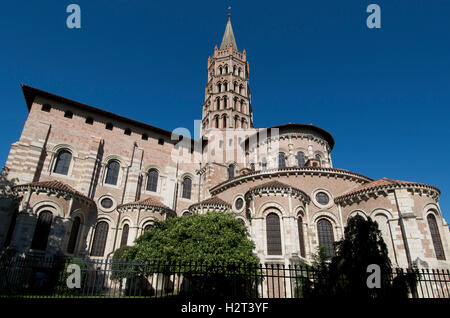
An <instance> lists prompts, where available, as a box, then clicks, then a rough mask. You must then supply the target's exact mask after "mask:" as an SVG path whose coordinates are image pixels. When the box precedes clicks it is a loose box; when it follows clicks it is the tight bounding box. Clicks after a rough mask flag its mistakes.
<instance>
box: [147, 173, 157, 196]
mask: <svg viewBox="0 0 450 318" xmlns="http://www.w3.org/2000/svg"><path fill="white" fill-rule="evenodd" d="M158 176H159V173H158V171H157V170H156V169H151V170H150V171H149V172H148V178H147V190H148V191H152V192H156V190H157V189H158Z"/></svg>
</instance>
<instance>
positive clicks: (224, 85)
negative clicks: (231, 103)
mask: <svg viewBox="0 0 450 318" xmlns="http://www.w3.org/2000/svg"><path fill="white" fill-rule="evenodd" d="M223 90H224V92H226V91H228V82H225V83H223Z"/></svg>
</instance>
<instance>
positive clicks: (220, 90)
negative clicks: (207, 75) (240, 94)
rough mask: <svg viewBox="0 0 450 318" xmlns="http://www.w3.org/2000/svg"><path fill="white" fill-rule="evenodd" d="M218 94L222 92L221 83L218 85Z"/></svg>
mask: <svg viewBox="0 0 450 318" xmlns="http://www.w3.org/2000/svg"><path fill="white" fill-rule="evenodd" d="M217 92H219V93H220V92H222V84H221V83H218V84H217Z"/></svg>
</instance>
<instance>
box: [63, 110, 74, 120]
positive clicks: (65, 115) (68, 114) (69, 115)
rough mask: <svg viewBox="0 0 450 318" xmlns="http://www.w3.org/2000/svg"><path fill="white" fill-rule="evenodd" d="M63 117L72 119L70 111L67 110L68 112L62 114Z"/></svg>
mask: <svg viewBox="0 0 450 318" xmlns="http://www.w3.org/2000/svg"><path fill="white" fill-rule="evenodd" d="M64 117H66V118H72V117H73V113H72V112H71V111H70V110H68V111H66V112H65V113H64Z"/></svg>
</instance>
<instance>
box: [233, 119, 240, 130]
mask: <svg viewBox="0 0 450 318" xmlns="http://www.w3.org/2000/svg"><path fill="white" fill-rule="evenodd" d="M234 128H239V117H234Z"/></svg>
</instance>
